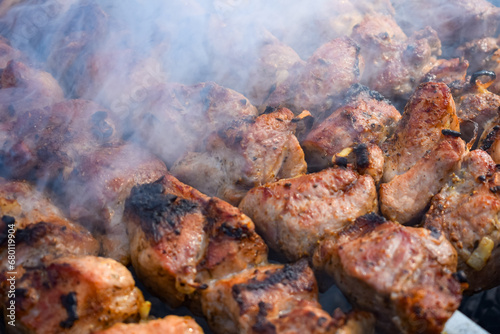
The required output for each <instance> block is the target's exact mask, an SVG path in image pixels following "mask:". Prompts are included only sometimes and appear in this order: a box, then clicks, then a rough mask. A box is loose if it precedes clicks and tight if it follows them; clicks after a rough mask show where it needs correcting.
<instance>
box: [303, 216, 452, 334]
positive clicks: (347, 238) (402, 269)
mask: <svg viewBox="0 0 500 334" xmlns="http://www.w3.org/2000/svg"><path fill="white" fill-rule="evenodd" d="M313 264H314V266H315V267H316V268H322V269H324V270H326V272H327V273H329V274H330V275H332V276H333V277H334V278H335V282H336V284H337V285H338V286H339V288H340V289H341V290H342V291H343V292H344V293H345V294H346V296H347V297H348V298H349V300H350V301H351V303H353V304H354V305H356V306H358V307H360V308H361V309H365V310H369V311H371V312H373V313H374V314H375V317H376V319H377V326H378V327H379V329H380V330H381V331H382V332H384V333H393V332H400V333H417V332H422V333H441V331H442V329H443V326H444V324H445V323H446V321H447V320H448V318H449V317H450V316H451V315H452V314H453V312H454V311H455V310H456V309H457V308H458V306H459V305H460V300H461V298H462V295H461V293H462V288H461V285H460V283H459V282H458V281H457V280H456V279H455V278H454V277H453V275H452V273H454V272H455V271H456V266H457V255H456V252H455V250H454V248H453V247H452V245H451V244H450V243H449V242H448V241H447V240H446V238H445V237H444V236H443V235H435V234H433V233H431V231H429V230H426V229H423V228H412V227H405V226H402V225H400V224H397V223H393V222H389V221H385V219H383V218H381V217H379V216H376V215H373V214H372V215H367V216H364V217H361V218H359V219H358V220H357V221H356V223H355V224H354V225H352V226H351V227H349V228H348V229H346V230H345V231H344V232H342V233H341V234H340V236H339V237H338V238H333V239H326V240H325V241H323V242H322V243H321V244H320V245H319V248H318V250H317V252H316V254H315V256H314V259H313Z"/></svg>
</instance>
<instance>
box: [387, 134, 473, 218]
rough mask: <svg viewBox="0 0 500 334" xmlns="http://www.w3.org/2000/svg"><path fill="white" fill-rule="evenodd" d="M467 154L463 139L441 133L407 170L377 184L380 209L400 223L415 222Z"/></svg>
mask: <svg viewBox="0 0 500 334" xmlns="http://www.w3.org/2000/svg"><path fill="white" fill-rule="evenodd" d="M465 153H466V147H465V143H464V141H463V140H462V139H460V138H457V137H453V136H443V139H442V140H441V141H440V142H438V143H437V145H436V146H435V147H434V148H433V149H431V150H429V152H427V153H426V154H425V155H424V156H423V157H422V158H421V159H420V160H418V161H417V162H416V163H415V164H414V165H413V166H412V167H411V168H410V169H409V170H408V171H407V172H406V173H404V174H401V175H397V176H396V177H394V178H393V179H392V180H391V181H390V182H388V183H384V184H382V185H381V186H380V192H379V195H380V211H381V212H382V214H383V215H384V216H385V217H387V218H389V219H390V220H392V221H395V222H399V223H401V224H413V223H418V222H419V220H420V219H421V218H422V217H423V214H424V213H425V210H426V209H427V208H428V204H429V202H430V200H431V198H432V197H433V196H434V195H436V194H437V193H438V192H439V191H440V190H441V187H443V186H444V185H445V184H446V182H447V181H448V179H449V178H450V177H451V174H452V172H453V171H454V170H455V169H456V168H457V167H458V165H459V163H460V161H461V160H462V157H463V156H464V155H465Z"/></svg>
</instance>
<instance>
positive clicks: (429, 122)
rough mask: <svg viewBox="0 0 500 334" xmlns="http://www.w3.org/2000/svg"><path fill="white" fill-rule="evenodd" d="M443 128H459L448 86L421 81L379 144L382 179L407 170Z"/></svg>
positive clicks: (386, 179) (454, 129)
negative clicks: (389, 133)
mask: <svg viewBox="0 0 500 334" xmlns="http://www.w3.org/2000/svg"><path fill="white" fill-rule="evenodd" d="M443 129H449V130H453V131H459V123H458V118H457V115H456V111H455V102H454V101H453V97H452V95H451V92H450V89H449V88H448V86H446V84H444V83H434V82H428V83H423V84H421V85H420V86H419V87H418V89H417V90H416V91H415V92H414V93H413V95H412V97H411V98H410V100H409V101H408V103H407V105H406V107H405V111H404V113H403V117H402V119H401V121H400V122H399V124H398V126H397V128H396V131H395V133H394V135H393V136H392V137H391V138H390V139H389V140H387V141H386V142H385V143H384V144H383V146H382V149H383V150H384V152H385V154H386V159H385V166H384V176H383V178H382V182H389V181H391V180H392V179H393V178H394V177H396V176H397V175H400V174H403V173H405V172H406V171H408V170H409V169H410V168H411V167H412V166H413V165H414V164H415V163H416V162H417V161H418V160H419V159H421V158H422V157H423V156H424V154H425V153H426V152H427V151H428V150H429V149H432V148H433V147H434V146H436V144H437V142H438V141H440V139H441V137H442V134H441V131H442V130H443Z"/></svg>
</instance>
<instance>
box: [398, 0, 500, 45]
mask: <svg viewBox="0 0 500 334" xmlns="http://www.w3.org/2000/svg"><path fill="white" fill-rule="evenodd" d="M392 4H393V6H394V8H395V9H396V15H395V17H396V19H397V21H398V23H399V24H400V26H401V27H402V28H403V30H404V31H408V32H411V31H415V30H418V29H422V28H425V27H426V26H431V27H432V28H434V29H435V30H436V31H437V32H438V33H439V38H440V39H441V40H442V41H443V43H444V44H446V45H457V44H461V43H463V42H465V41H469V40H472V39H475V38H480V37H486V36H495V35H496V32H497V30H498V25H497V22H498V20H499V18H500V9H499V8H497V7H495V6H494V5H493V4H491V3H490V2H489V1H486V0H477V1H474V2H471V1H469V0H451V1H450V0H439V1H436V0H424V1H418V0H410V1H407V0H395V1H392Z"/></svg>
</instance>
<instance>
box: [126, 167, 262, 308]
mask: <svg viewBox="0 0 500 334" xmlns="http://www.w3.org/2000/svg"><path fill="white" fill-rule="evenodd" d="M125 217H126V220H127V223H128V235H129V237H130V246H131V252H132V264H133V266H134V269H135V270H136V272H137V276H138V277H139V279H141V281H142V282H143V283H144V284H145V285H146V286H147V287H148V288H150V289H151V290H152V291H154V292H155V294H157V295H158V296H160V297H161V298H163V299H164V300H166V301H167V302H168V303H169V304H170V305H173V306H176V305H179V304H180V303H182V302H183V301H184V300H185V299H186V298H194V297H195V295H196V293H199V292H200V291H202V290H203V289H205V288H206V284H207V283H209V282H210V280H212V279H216V278H220V277H223V276H224V275H227V274H230V273H235V272H239V271H241V270H243V269H245V268H247V267H252V266H253V265H257V264H259V263H261V262H264V261H266V259H267V247H266V245H265V244H264V242H263V241H262V239H261V238H260V237H259V236H258V235H257V234H256V233H255V230H254V225H253V223H252V221H251V220H250V219H249V218H248V217H247V216H245V215H244V214H243V213H241V211H239V210H238V209H237V208H235V207H233V206H231V205H229V204H227V203H226V202H223V201H221V200H219V199H217V198H210V197H207V196H205V195H203V194H201V193H200V192H198V191H197V190H195V189H193V188H191V187H189V186H187V185H185V184H182V183H180V182H179V181H178V180H177V179H175V178H174V177H173V176H170V175H165V176H164V177H163V178H161V179H159V180H158V181H157V182H155V183H151V184H145V185H142V186H137V187H135V188H133V190H132V193H131V196H130V197H129V198H128V200H127V203H126V216H125ZM193 294H194V295H193ZM193 307H196V306H193Z"/></svg>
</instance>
